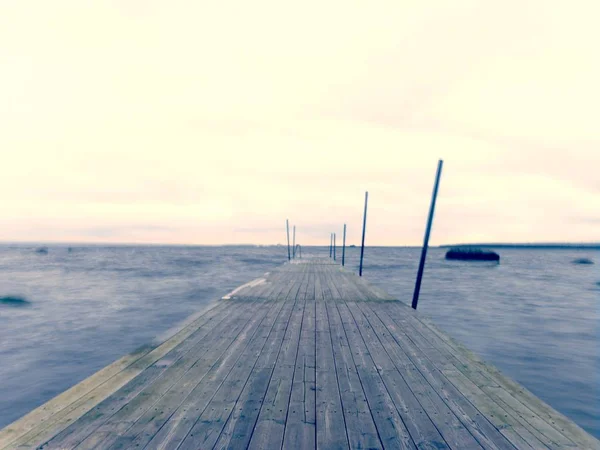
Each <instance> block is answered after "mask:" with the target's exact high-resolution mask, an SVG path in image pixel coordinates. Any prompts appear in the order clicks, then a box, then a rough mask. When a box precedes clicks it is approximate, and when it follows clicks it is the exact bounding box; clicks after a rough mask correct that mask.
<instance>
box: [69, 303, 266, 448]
mask: <svg viewBox="0 0 600 450" xmlns="http://www.w3.org/2000/svg"><path fill="white" fill-rule="evenodd" d="M234 304H235V302H234V301H232V302H231V305H234ZM267 309H268V308H267V306H266V303H264V302H259V303H258V304H257V307H256V309H255V314H254V315H252V316H249V317H248V316H245V317H243V318H242V319H239V320H237V321H236V322H237V323H236V325H234V326H230V327H229V328H225V329H223V331H222V334H221V339H218V340H217V341H216V343H215V345H213V346H212V348H211V349H210V350H209V351H208V352H207V353H205V354H204V355H203V356H202V357H201V358H200V359H199V360H198V361H197V362H196V364H194V365H193V366H192V369H191V370H188V371H187V372H185V374H184V375H183V377H181V378H180V379H178V380H177V382H176V383H175V384H174V385H173V386H172V387H170V388H169V390H168V391H166V392H164V391H163V390H162V389H161V390H154V389H149V390H147V391H146V392H145V398H147V399H148V400H147V402H148V403H149V404H150V406H151V407H150V408H146V405H147V404H148V403H146V405H143V406H140V407H136V408H129V409H128V410H127V411H125V412H124V413H123V414H121V415H119V417H118V421H117V422H115V423H112V422H111V423H107V424H106V425H104V426H102V427H100V428H99V429H98V431H97V432H95V433H93V434H92V435H91V436H92V439H86V440H85V441H83V442H82V444H80V447H81V448H98V449H102V448H109V447H110V448H125V447H129V446H133V447H135V446H136V445H137V444H140V446H142V445H145V444H146V443H147V442H148V441H149V440H150V439H151V438H152V437H153V436H154V434H155V433H156V431H157V430H158V429H159V428H160V427H163V426H164V424H165V422H166V421H167V420H170V419H172V416H173V415H174V413H175V412H176V411H177V412H178V413H179V414H178V415H177V416H176V418H177V419H181V416H182V415H185V413H186V411H183V410H184V409H186V410H187V411H196V410H197V408H199V407H200V406H196V404H198V405H200V404H202V401H204V400H205V399H206V396H207V395H208V394H207V393H206V391H205V390H202V388H203V387H206V386H207V385H208V386H210V389H209V390H211V389H212V390H211V393H212V392H214V390H215V389H216V387H215V386H218V385H220V383H221V382H222V380H223V379H224V378H225V376H226V375H227V374H228V373H229V370H231V367H232V366H233V365H234V364H235V362H236V361H237V358H238V357H239V355H240V354H241V353H242V351H243V349H244V348H245V346H246V345H247V343H248V341H249V340H250V339H251V337H252V336H253V335H254V333H255V332H256V330H257V328H258V325H259V324H260V322H261V321H262V319H263V318H264V316H265V315H266V313H267ZM203 395H204V396H203ZM188 397H189V398H190V399H195V400H197V402H196V403H194V404H193V405H188V406H189V407H188V408H183V409H182V410H178V408H179V406H180V405H181V404H182V402H184V401H185V400H186V399H187V398H188ZM141 401H143V399H142V400H141ZM140 412H142V414H139V413H140ZM185 417H187V418H188V419H190V417H189V416H188V415H185ZM115 418H117V416H115ZM190 420H191V419H190ZM94 435H103V439H102V440H101V442H99V443H96V444H94V445H93V446H88V444H90V443H91V442H92V441H97V440H99V439H98V438H96V437H95V436H94Z"/></svg>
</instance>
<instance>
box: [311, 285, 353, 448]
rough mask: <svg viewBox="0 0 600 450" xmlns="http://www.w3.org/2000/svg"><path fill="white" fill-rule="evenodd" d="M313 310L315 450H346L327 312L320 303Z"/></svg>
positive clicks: (325, 292)
mask: <svg viewBox="0 0 600 450" xmlns="http://www.w3.org/2000/svg"><path fill="white" fill-rule="evenodd" d="M319 275H321V274H319ZM321 281H323V280H322V279H321ZM324 295H325V296H326V297H328V300H331V291H329V288H326V289H325V290H324ZM315 307H316V308H315V328H316V394H317V395H316V427H317V448H322V449H347V448H349V442H348V437H347V435H346V423H345V420H344V413H343V410H342V400H341V395H340V388H339V385H338V382H337V375H336V367H335V360H334V356H333V346H332V342H331V331H330V325H329V320H328V317H327V310H326V307H325V303H324V302H322V301H318V302H317V303H316V305H315Z"/></svg>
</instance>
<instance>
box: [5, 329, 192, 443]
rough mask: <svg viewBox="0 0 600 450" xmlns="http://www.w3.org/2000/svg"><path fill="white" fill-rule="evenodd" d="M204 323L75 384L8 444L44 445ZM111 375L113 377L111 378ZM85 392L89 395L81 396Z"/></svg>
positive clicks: (51, 402) (35, 414) (46, 407)
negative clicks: (28, 428) (34, 423)
mask: <svg viewBox="0 0 600 450" xmlns="http://www.w3.org/2000/svg"><path fill="white" fill-rule="evenodd" d="M201 320H202V318H201V317H199V318H198V319H197V321H194V322H192V323H191V324H189V325H187V326H186V327H184V328H183V329H182V330H181V331H179V332H178V333H176V334H175V335H174V336H173V337H171V338H170V339H168V340H167V341H165V342H164V343H163V344H161V345H159V346H157V347H155V348H152V349H150V351H148V352H145V349H144V350H142V351H141V352H139V353H144V354H143V355H141V357H139V358H137V359H134V360H133V361H131V359H129V360H128V361H129V362H130V364H129V365H127V366H125V367H123V365H124V361H121V360H119V361H117V363H116V364H115V365H111V366H109V367H111V369H110V370H109V371H107V372H104V373H103V376H102V377H100V378H94V376H92V377H90V378H88V379H87V380H85V381H84V385H83V386H81V387H80V386H79V385H76V386H75V387H74V388H72V390H69V391H67V392H65V394H67V393H68V395H65V396H64V397H63V395H62V394H61V396H59V397H61V399H62V400H61V401H55V400H51V401H50V402H49V403H50V406H49V405H48V404H46V405H44V406H43V407H42V411H41V413H40V414H37V413H36V411H37V410H35V411H33V413H34V416H35V417H39V416H42V417H43V420H42V421H41V423H38V424H37V426H36V427H35V428H31V429H30V431H28V432H27V433H25V434H22V435H21V436H20V437H19V438H18V439H16V440H14V441H13V442H11V443H10V444H9V445H10V446H11V447H18V446H21V445H24V446H25V447H27V446H31V445H34V444H33V443H34V442H39V443H42V442H45V441H47V440H49V439H51V438H52V437H53V436H54V435H55V434H57V433H58V432H60V431H62V430H63V429H64V428H66V427H67V426H68V425H69V424H70V423H71V422H72V421H74V420H76V419H78V418H79V417H81V416H82V415H83V414H85V413H86V412H87V411H89V410H90V409H92V408H93V407H94V406H95V405H97V404H98V403H99V402H101V401H102V400H104V399H105V398H107V397H108V396H110V395H111V394H112V393H113V392H115V391H117V390H118V389H120V388H121V387H123V386H124V385H125V384H127V383H128V382H129V381H130V380H132V379H133V378H135V377H136V376H137V375H139V374H140V373H141V372H142V371H144V370H145V369H146V368H147V367H148V366H150V365H152V364H154V363H155V362H156V361H158V360H159V359H161V358H162V357H164V356H165V355H166V354H167V353H168V352H170V351H171V350H172V349H174V348H175V347H177V346H178V345H179V344H180V343H181V342H183V341H184V340H185V339H186V338H187V337H188V336H190V335H191V334H192V333H193V332H194V331H195V330H196V328H197V327H196V325H197V323H198V322H199V321H201ZM139 353H136V354H135V355H136V356H139ZM117 368H120V371H119V372H116V373H115V371H116V369H117ZM109 374H110V375H112V376H110V377H109ZM100 380H103V381H100ZM88 381H89V382H88ZM97 383H98V384H97ZM82 391H87V392H85V393H84V394H83V395H81V394H82ZM48 411H51V415H48ZM29 423H30V422H29V421H28V424H29ZM27 426H28V425H27Z"/></svg>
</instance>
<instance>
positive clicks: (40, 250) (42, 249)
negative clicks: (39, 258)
mask: <svg viewBox="0 0 600 450" xmlns="http://www.w3.org/2000/svg"><path fill="white" fill-rule="evenodd" d="M35 252H36V253H38V254H40V255H47V254H48V248H46V247H40V248H38V249H36V250H35Z"/></svg>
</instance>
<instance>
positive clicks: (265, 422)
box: [248, 287, 304, 449]
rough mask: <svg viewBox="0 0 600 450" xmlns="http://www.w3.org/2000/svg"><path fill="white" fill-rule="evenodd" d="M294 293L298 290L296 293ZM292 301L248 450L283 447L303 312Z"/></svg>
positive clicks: (301, 305) (300, 307) (302, 306)
mask: <svg viewBox="0 0 600 450" xmlns="http://www.w3.org/2000/svg"><path fill="white" fill-rule="evenodd" d="M298 291H299V287H298V289H297V290H296V292H298ZM296 298H297V297H296V296H295V297H294V301H295V304H294V307H293V311H292V317H291V318H290V323H289V326H288V329H287V331H286V334H285V337H284V339H283V343H282V347H281V351H280V353H279V355H278V357H277V361H276V363H275V369H274V371H273V375H272V377H271V380H270V382H269V386H268V388H267V392H266V394H265V397H264V401H263V403H262V405H261V407H260V411H259V414H258V419H257V421H256V425H255V427H254V430H253V433H252V436H251V438H250V443H249V445H248V448H250V449H256V448H259V449H262V448H280V447H281V446H282V443H283V435H284V431H285V418H286V415H287V409H288V404H289V400H290V392H291V388H292V380H293V374H294V366H295V362H296V355H297V353H298V345H299V342H300V330H301V322H302V315H303V310H304V301H302V302H296Z"/></svg>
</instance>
